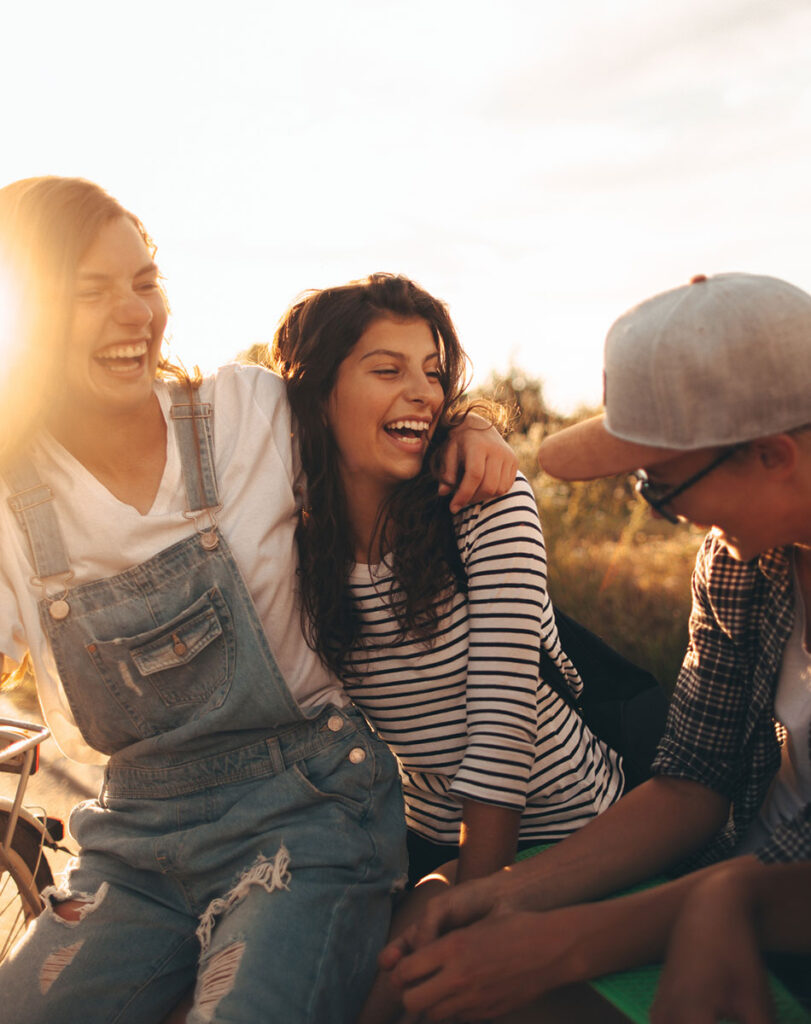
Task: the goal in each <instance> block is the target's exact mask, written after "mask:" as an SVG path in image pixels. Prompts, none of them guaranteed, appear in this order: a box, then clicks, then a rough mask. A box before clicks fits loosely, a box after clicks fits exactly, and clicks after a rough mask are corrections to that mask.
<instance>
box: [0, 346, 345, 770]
mask: <svg viewBox="0 0 811 1024" xmlns="http://www.w3.org/2000/svg"><path fill="white" fill-rule="evenodd" d="M155 390H156V393H157V395H158V399H159V401H160V405H161V409H162V410H163V413H164V416H165V417H166V418H167V421H168V415H169V406H170V404H171V401H170V398H169V389H168V386H167V385H166V384H165V383H163V382H160V381H158V382H156V385H155ZM199 399H200V401H201V402H210V403H212V405H213V406H214V418H213V422H214V454H215V466H216V472H217V482H218V486H219V491H220V501H221V504H222V511H221V512H220V513H219V516H218V522H219V529H220V531H221V533H222V535H223V537H224V538H225V539H226V541H227V543H228V545H229V546H230V548H231V551H232V553H233V555H234V558H235V560H236V563H237V565H238V567H239V570H240V572H241V573H242V576H243V578H244V580H245V582H246V584H247V587H248V591H249V592H250V595H251V597H252V598H253V602H254V604H255V606H256V610H257V612H258V614H259V618H260V620H261V622H262V624H263V625H264V628H265V633H266V634H267V638H268V641H269V643H270V648H271V650H272V651H273V654H274V656H275V658H276V661H277V663H278V666H279V668H280V670H281V672H282V675H283V676H284V678H285V680H286V681H287V685H288V687H289V689H290V692H291V694H292V696H293V698H294V699H295V700H296V702H297V703H298V705H299V706H300V707H301V708H302V709H307V708H313V707H317V706H319V705H323V704H326V703H334V704H338V705H340V706H343V705H345V704H346V703H348V699H347V697H346V696H345V695H344V693H343V690H342V687H341V685H340V683H339V682H338V681H337V680H336V679H335V678H334V677H333V676H332V675H331V674H330V673H329V672H328V671H327V670H326V669H325V668H324V666H323V665H322V663H321V661H320V660H319V658H318V656H317V655H316V654H315V653H314V652H313V651H312V650H310V648H309V647H308V646H307V644H306V642H305V640H304V637H303V634H302V630H301V619H300V612H299V603H298V599H297V593H296V568H297V553H296V548H295V540H294V533H295V528H296V499H295V495H294V486H295V482H296V478H297V474H298V469H299V467H298V461H297V453H296V451H295V450H294V445H293V443H292V437H291V418H290V407H289V405H288V403H287V397H286V394H285V388H284V383H283V382H282V380H281V379H280V378H279V377H277V376H276V375H275V374H272V373H269V372H268V371H267V370H264V369H262V368H261V367H258V366H238V365H236V364H233V365H229V366H225V367H223V368H222V369H221V370H219V371H218V373H217V374H215V375H214V376H213V377H210V378H207V379H206V380H205V381H204V382H203V384H202V386H201V388H200V391H199ZM33 457H34V459H35V462H36V466H37V469H38V471H39V474H40V476H41V477H42V479H43V481H44V482H46V483H47V484H48V485H49V486H50V488H51V490H52V491H53V494H54V502H55V509H56V513H57V516H58V519H59V525H60V528H61V531H62V536H63V538H64V541H65V548H66V551H67V556H68V561H69V563H70V567H71V569H72V571H73V573H74V579H73V580H72V581H71V586H76V585H80V584H83V583H88V582H91V581H93V580H96V579H102V578H106V577H109V576H113V575H115V574H117V573H120V572H124V571H125V570H127V569H129V568H131V567H132V566H135V565H138V564H140V563H141V562H144V561H146V560H147V559H148V558H151V557H152V556H153V555H155V554H157V553H158V552H159V551H161V550H163V549H164V548H166V547H169V546H170V545H171V544H174V543H176V542H177V541H180V540H183V539H184V538H185V537H188V536H190V535H191V534H192V533H193V532H194V529H195V527H194V524H193V523H192V522H190V520H188V519H187V518H185V517H184V515H183V512H184V511H185V509H186V494H185V488H184V484H183V476H182V471H181V466H180V458H179V452H178V447H177V442H176V439H175V434H174V429H173V427H172V426H171V423H169V424H168V426H167V451H166V466H165V469H164V474H163V479H162V480H161V483H160V487H159V489H158V493H157V495H156V497H155V501H154V504H153V506H152V508H151V509H150V510H149V512H147V513H146V515H141V514H140V512H138V510H137V509H135V508H133V507H132V506H131V505H127V504H125V503H123V502H121V501H119V500H118V498H116V497H115V496H114V495H113V494H111V493H110V491H108V490H107V488H106V487H104V485H103V484H101V483H100V482H99V481H98V480H97V479H96V478H95V477H94V476H93V475H92V474H91V473H89V472H88V471H87V470H86V469H85V468H84V466H82V465H81V463H79V462H77V460H76V459H74V458H73V456H72V455H70V454H69V453H68V452H67V451H66V450H65V449H64V448H63V447H62V446H61V445H59V444H58V443H57V442H56V441H54V440H53V438H52V437H50V435H44V436H42V437H40V438H39V439H38V441H37V442H36V444H35V446H34V451H33ZM7 498H8V488H7V486H6V484H5V482H4V481H3V480H2V479H0V651H2V652H3V654H4V655H5V664H4V666H3V670H4V671H9V670H10V669H11V668H13V667H14V665H15V664H18V663H19V662H20V660H21V659H22V658H23V656H24V655H25V652H26V651H27V650H28V651H30V653H31V659H32V661H33V664H34V673H35V676H36V679H37V688H38V692H39V699H40V704H41V706H42V711H43V714H44V716H45V720H46V722H47V723H48V725H49V727H50V728H51V731H52V732H53V734H54V737H55V739H56V741H57V743H58V744H59V746H60V747H61V749H62V750H63V752H64V753H65V754H66V755H67V756H69V757H72V758H74V759H75V760H80V761H95V762H99V761H103V760H104V758H103V757H102V756H101V755H99V754H98V753H97V752H96V751H93V750H91V749H90V748H89V747H88V746H87V745H86V744H85V743H84V741H83V740H82V738H81V736H80V734H79V732H78V730H77V728H76V726H75V724H74V722H73V717H72V715H71V713H70V709H69V707H68V703H67V700H66V698H65V694H64V691H63V689H62V686H61V683H60V681H59V678H58V675H57V673H56V669H55V665H54V662H53V658H52V656H51V652H50V647H49V645H48V641H47V639H46V637H45V635H44V633H43V632H42V629H41V628H40V624H39V615H38V611H37V602H38V601H39V600H40V598H41V597H42V592H41V588H40V587H38V586H35V585H34V584H33V583H32V582H31V577H32V575H33V572H34V570H33V566H32V563H31V556H30V551H29V547H28V543H27V541H26V538H25V535H24V533H23V531H22V529H21V528H20V525H19V523H18V522H17V520H16V517H15V516H14V514H13V513H12V511H11V509H10V508H9V506H8V502H7Z"/></svg>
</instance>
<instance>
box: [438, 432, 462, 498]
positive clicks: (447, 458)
mask: <svg viewBox="0 0 811 1024" xmlns="http://www.w3.org/2000/svg"><path fill="white" fill-rule="evenodd" d="M460 458H461V453H460V451H459V442H458V441H457V440H456V438H455V437H453V436H451V437H450V438H449V439H448V441H447V442H446V444H445V447H444V448H443V449H442V458H441V461H440V464H439V477H440V484H439V493H440V494H450V493H451V491H452V490H453V489H454V487H455V486H456V478H457V476H458V475H459V461H460Z"/></svg>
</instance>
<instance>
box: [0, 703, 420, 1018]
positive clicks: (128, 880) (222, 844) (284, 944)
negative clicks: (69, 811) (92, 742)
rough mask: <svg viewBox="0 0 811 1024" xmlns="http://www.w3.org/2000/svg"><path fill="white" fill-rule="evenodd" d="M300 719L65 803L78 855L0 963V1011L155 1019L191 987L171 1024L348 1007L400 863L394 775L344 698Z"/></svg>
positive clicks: (358, 989) (369, 973) (372, 951)
mask: <svg viewBox="0 0 811 1024" xmlns="http://www.w3.org/2000/svg"><path fill="white" fill-rule="evenodd" d="M307 726H308V727H309V728H306V727H302V726H296V727H294V728H293V729H291V730H289V732H288V734H284V733H282V734H280V735H279V736H277V737H274V739H273V740H272V741H268V742H266V743H254V744H251V745H249V746H247V747H245V748H242V749H239V750H236V751H227V752H224V753H223V754H220V755H217V756H213V757H208V758H207V759H206V761H205V764H204V765H203V764H195V765H193V766H192V767H191V769H190V771H189V776H190V777H191V776H192V775H193V776H194V777H195V778H197V779H203V780H207V781H208V782H209V783H210V784H208V785H206V786H205V788H197V789H194V790H193V791H192V792H186V793H183V794H181V795H171V796H164V797H161V798H157V799H149V800H145V799H144V798H143V797H140V796H139V797H137V798H134V797H130V796H127V795H121V793H122V792H123V793H126V783H124V784H123V785H119V787H118V790H117V791H114V793H113V795H110V793H109V792H108V793H107V794H106V795H105V794H102V799H101V801H92V802H89V803H86V804H82V805H80V806H79V807H78V808H77V809H76V810H75V811H74V814H73V816H72V818H71V830H72V831H73V833H74V835H75V836H76V838H77V839H78V841H79V842H80V844H81V846H82V853H81V855H80V857H79V858H78V859H77V860H76V862H74V864H73V865H72V866H71V868H70V869H69V871H68V873H67V877H66V879H65V881H64V882H63V884H62V887H61V888H60V889H53V890H51V891H50V892H49V893H48V896H47V904H48V905H47V907H46V910H45V911H44V912H43V914H42V915H41V916H40V917H39V918H38V919H37V921H36V922H35V923H34V926H33V927H32V928H31V929H29V931H28V933H27V934H26V936H25V938H24V939H23V940H22V942H21V943H20V944H19V945H18V947H17V949H16V950H15V951H14V953H13V954H12V956H11V958H10V959H9V960H8V961H7V962H6V963H5V964H4V965H3V967H2V969H0V991H1V992H2V994H3V1012H2V1014H0V1018H1V1019H2V1020H3V1021H4V1024H46V1022H47V1024H53V1022H54V1021H59V1022H60V1024H74V1022H75V1024H102V1022H104V1024H112V1022H116V1024H125V1022H126V1024H158V1022H159V1021H160V1020H161V1019H162V1017H163V1016H164V1015H165V1014H166V1013H168V1012H169V1010H170V1009H171V1008H172V1007H173V1006H174V1005H175V1004H176V1003H177V1001H178V1000H179V999H180V997H181V996H182V995H183V994H184V993H185V992H186V991H188V990H189V989H190V988H191V987H192V986H195V998H194V1008H193V1009H192V1010H191V1011H190V1014H189V1017H188V1024H207V1022H217V1021H228V1022H235V1021H239V1022H244V1024H262V1022H280V1024H282V1022H283V1024H299V1022H300V1024H339V1022H340V1024H349V1022H351V1021H353V1020H354V1019H355V1017H356V1016H357V1014H358V1012H359V1010H360V1007H361V1005H362V1003H363V1000H364V998H365V994H366V992H367V991H368V988H369V986H370V985H371V982H372V980H373V978H374V974H375V970H376V956H377V952H378V951H379V949H380V948H381V947H382V945H383V943H384V941H385V938H386V933H387V928H388V922H389V912H390V904H391V893H392V891H394V890H396V889H397V888H398V887H399V886H400V885H401V884H402V876H403V873H404V871H405V855H404V839H403V833H404V823H403V811H402V803H401V798H400V795H399V780H398V776H397V769H396V765H395V762H394V759H393V758H392V756H391V754H390V753H389V751H388V749H387V748H386V747H385V745H384V744H382V742H381V741H380V740H379V739H377V738H376V737H375V736H374V735H373V734H372V733H371V732H370V730H369V729H368V726H366V723H365V722H364V721H363V719H362V717H361V716H360V715H359V713H358V712H357V711H355V710H354V709H348V710H339V709H335V708H330V709H327V710H326V711H325V712H323V713H322V714H321V716H320V717H319V718H318V719H316V720H314V721H313V722H309V723H307ZM183 768H184V770H186V769H189V765H188V764H186V765H184V766H183ZM215 779H218V780H219V784H216V783H215V782H214V780H215ZM175 782H177V780H175ZM173 788H174V789H177V788H178V786H177V785H174V786H173ZM179 788H183V787H182V786H181V787H179ZM76 899H78V900H81V901H83V904H82V906H81V908H80V912H79V914H78V915H74V916H77V917H78V919H77V920H65V919H64V918H63V917H61V916H59V915H58V914H57V913H56V912H55V911H54V909H53V906H54V904H55V903H56V904H58V903H59V902H60V901H66V900H76Z"/></svg>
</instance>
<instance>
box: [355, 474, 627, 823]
mask: <svg viewBox="0 0 811 1024" xmlns="http://www.w3.org/2000/svg"><path fill="white" fill-rule="evenodd" d="M454 526H455V530H456V535H457V542H458V545H459V552H460V554H461V558H462V563H463V565H464V567H465V571H466V573H467V579H468V594H467V595H464V594H461V593H454V595H453V596H452V598H451V599H450V600H449V602H448V604H447V606H446V608H445V609H444V611H443V613H442V615H441V617H440V622H439V624H438V628H437V631H436V634H435V636H433V637H432V639H431V642H430V644H425V643H424V642H421V641H416V640H414V639H412V638H410V637H406V638H405V640H402V639H400V640H398V634H399V628H398V624H397V622H396V620H395V619H394V617H393V615H392V612H391V600H390V597H389V595H390V594H391V588H392V587H393V586H396V583H395V582H394V580H393V578H392V575H391V570H390V569H389V567H388V566H386V565H385V563H382V564H380V565H377V566H368V565H357V566H355V568H354V570H353V572H352V573H351V575H350V579H349V584H350V588H351V591H352V596H353V599H354V601H355V604H356V608H357V610H358V612H359V614H360V616H361V620H362V623H363V636H364V646H363V647H361V648H360V649H358V650H357V651H356V652H355V654H354V655H353V667H355V668H357V670H358V672H359V678H356V679H354V680H352V681H351V682H349V683H348V684H347V687H346V688H347V692H348V693H349V695H350V696H351V697H352V699H353V700H354V701H355V703H356V704H358V706H359V707H361V708H362V709H363V711H364V712H365V713H366V715H367V716H368V717H369V719H370V720H371V721H372V722H373V723H374V724H375V726H376V727H377V729H378V731H379V732H380V734H381V736H382V737H383V738H384V739H385V740H386V742H387V743H388V744H389V745H390V747H391V748H392V750H393V751H394V752H395V754H396V755H397V757H398V758H399V760H400V765H401V770H402V775H403V791H404V796H405V801H406V817H407V821H408V825H409V828H411V829H412V830H413V831H415V832H416V833H418V834H420V835H422V836H424V837H425V838H427V839H430V840H432V841H434V842H441V843H458V841H459V826H460V824H461V820H462V804H461V801H462V799H463V798H465V799H471V800H476V801H480V802H482V803H489V804H496V805H499V806H501V807H508V808H512V809H515V810H519V811H521V812H522V818H521V833H520V835H521V839H539V840H540V839H558V838H561V837H563V836H566V835H568V834H569V833H571V832H573V831H575V830H576V829H578V828H580V827H581V826H582V825H585V824H586V823H587V822H588V821H589V820H590V819H591V818H593V817H594V816H595V815H597V814H599V813H600V812H601V811H603V810H605V808H606V807H608V806H609V805H610V804H611V803H613V801H614V800H616V799H617V797H618V796H619V795H620V792H621V789H622V782H623V778H622V771H621V768H620V764H619V759H618V757H617V755H616V754H615V753H614V752H613V751H612V750H610V749H609V748H607V747H606V746H605V745H604V744H603V743H602V742H601V741H599V740H597V739H596V738H595V737H594V736H593V735H592V734H591V732H590V731H589V730H588V729H587V728H586V726H585V725H584V724H583V722H582V721H581V720H580V718H579V717H578V715H577V713H576V712H575V711H573V710H572V708H571V707H570V706H569V705H568V704H567V703H566V702H565V701H564V700H562V699H561V698H560V697H559V696H558V694H556V693H555V692H554V691H553V690H552V689H550V687H548V686H547V685H546V684H545V683H544V682H543V680H541V679H540V678H539V673H538V657H539V650H540V645H541V644H543V646H544V647H545V648H546V650H547V651H548V652H549V654H550V656H551V657H552V658H553V660H554V661H555V663H556V664H557V665H558V667H559V668H560V670H561V671H562V673H563V675H564V676H565V677H566V679H567V680H568V681H569V683H570V685H571V687H572V690H573V692H574V693H575V694H578V693H579V690H580V686H581V684H580V680H579V677H578V675H577V672H576V671H575V669H574V667H573V665H572V663H571V662H570V661H569V659H568V658H567V657H566V655H565V654H564V653H563V652H562V651H561V648H560V641H559V639H558V635H557V629H556V627H555V621H554V616H553V612H552V605H551V602H550V599H549V594H548V592H547V589H546V552H545V549H544V542H543V534H542V532H541V524H540V521H539V519H538V510H537V507H536V504H535V498H534V496H533V494H532V490H531V489H530V486H529V484H528V483H527V481H526V480H525V479H524V478H523V477H521V476H519V478H518V479H517V480H516V482H515V484H514V485H513V487H512V489H511V490H510V492H509V493H508V494H507V495H505V496H503V497H501V498H497V499H495V500H494V501H490V502H487V503H486V504H484V505H474V506H472V507H470V508H467V509H464V510H463V511H462V512H460V513H458V514H457V515H456V516H455V517H454Z"/></svg>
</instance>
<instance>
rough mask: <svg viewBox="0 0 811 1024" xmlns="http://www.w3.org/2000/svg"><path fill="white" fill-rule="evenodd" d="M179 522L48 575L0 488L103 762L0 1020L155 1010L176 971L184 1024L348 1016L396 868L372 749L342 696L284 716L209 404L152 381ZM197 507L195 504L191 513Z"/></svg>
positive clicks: (288, 701)
mask: <svg viewBox="0 0 811 1024" xmlns="http://www.w3.org/2000/svg"><path fill="white" fill-rule="evenodd" d="M171 417H172V421H173V424H174V429H175V434H176V437H177V441H178V445H179V449H180V456H181V461H182V466H183V477H184V483H185V487H186V492H187V498H188V509H189V511H188V513H187V515H189V516H190V517H191V518H195V519H196V521H198V522H199V523H206V524H207V525H206V526H199V527H198V532H196V533H195V534H194V535H193V536H191V537H189V538H187V539H185V540H183V541H180V542H179V543H176V544H174V545H172V546H171V547H169V548H167V549H165V550H163V551H161V552H159V553H158V554H157V555H155V556H154V557H152V558H150V559H148V560H147V561H146V562H144V563H142V564H140V565H137V566H135V567H134V568H132V569H128V570H127V571H126V572H123V573H121V574H120V575H117V576H114V577H112V578H109V579H101V580H97V581H96V582H92V583H87V584H83V585H81V586H77V587H75V588H69V587H68V589H65V590H63V591H61V592H58V593H56V594H53V593H52V591H53V586H52V584H53V583H54V581H58V580H60V579H62V580H65V579H68V580H69V574H70V567H69V564H68V560H67V557H66V555H65V552H64V545H63V544H62V542H61V539H60V534H59V527H58V521H57V517H56V511H55V509H54V502H53V500H51V496H50V491H49V489H48V488H47V487H46V486H44V485H43V484H42V483H41V481H40V480H39V477H38V475H37V473H36V470H35V469H34V468H33V466H32V464H31V463H30V462H24V463H20V464H19V465H17V466H15V467H13V468H12V470H11V471H10V472H7V473H6V479H7V482H8V483H9V485H10V487H11V490H12V492H13V494H12V497H11V498H10V499H9V500H10V503H11V506H12V508H13V509H14V510H15V512H16V514H17V517H18V519H19V521H20V523H21V525H22V527H23V528H24V529H25V531H26V534H27V537H28V541H29V546H30V548H31V552H32V557H33V560H34V564H35V567H36V571H37V574H38V577H39V579H40V580H42V581H43V583H44V584H46V585H48V589H49V591H51V594H50V596H46V597H44V598H43V600H42V601H41V602H40V620H41V623H42V627H43V629H44V631H45V632H46V634H47V635H48V637H49V640H50V643H51V647H52V650H53V654H54V658H55V661H56V664H57V667H58V670H59V675H60V678H61V680H62V684H63V686H64V688H65V692H66V695H67V697H68V700H69V702H70V705H71V708H72V711H73V714H74V717H75V719H76V722H77V725H78V726H79V728H80V730H81V731H82V734H83V735H84V737H85V739H86V740H87V741H88V742H89V743H90V744H91V745H92V746H93V747H95V748H97V749H98V750H101V751H103V752H105V753H109V754H110V755H111V757H110V761H109V763H108V766H107V768H106V772H105V779H104V783H103V786H102V790H101V794H100V796H99V799H98V800H97V801H88V802H87V803H84V804H80V805H79V806H78V807H77V808H75V809H74V811H73V813H72V815H71V821H70V827H71V832H72V833H73V835H74V837H75V839H76V840H77V842H78V843H79V844H80V846H81V853H80V855H79V857H78V859H77V860H76V861H74V862H73V864H72V865H71V868H70V869H69V872H68V874H67V877H66V881H65V888H64V889H62V890H60V891H58V892H52V893H51V901H60V900H65V899H75V898H77V897H79V898H82V899H84V900H87V903H86V905H85V906H84V908H83V909H82V912H81V917H80V919H79V920H77V921H73V922H68V921H65V920H64V919H62V918H61V917H58V916H57V915H56V914H55V913H54V912H53V909H52V907H51V906H50V905H49V907H48V908H46V911H45V912H44V913H43V914H42V915H41V916H40V917H39V918H38V919H37V921H36V923H35V925H34V926H33V927H32V928H31V929H29V931H28V933H27V935H26V937H25V939H24V940H23V941H22V943H21V944H20V945H19V946H18V948H17V950H16V952H15V953H14V955H13V956H12V958H11V959H10V960H9V961H7V962H6V963H5V964H4V965H3V967H2V968H0V992H2V996H3V1011H2V1013H0V1017H1V1018H2V1020H3V1021H4V1022H5V1024H17V1022H19V1024H46V1022H48V1024H52V1022H54V1021H59V1022H60V1024H72V1022H77V1024H96V1022H105V1024H106V1022H113V1021H115V1022H122V1024H123V1022H127V1024H136V1022H141V1024H158V1022H159V1021H160V1020H161V1018H162V1017H163V1015H164V1014H165V1013H167V1012H168V1011H169V1010H170V1009H171V1008H172V1007H173V1006H174V1005H175V1003H176V1002H177V1000H178V999H179V998H180V996H181V995H182V994H183V993H184V991H186V990H187V989H189V988H190V987H191V986H192V985H193V984H194V983H195V979H196V990H195V1004H194V1009H193V1010H192V1011H191V1012H190V1014H189V1017H188V1022H189V1024H202V1022H204V1021H229V1022H231V1021H239V1022H244V1024H262V1022H278V1024H297V1022H302V1024H303V1022H308V1024H332V1022H350V1021H353V1020H354V1019H355V1017H356V1016H357V1013H358V1011H359V1009H360V1006H361V1005H362V1002H363V999H364V997H365V993H366V992H367V990H368V988H369V985H370V984H371V981H372V978H373V976H374V973H375V967H376V965H375V959H376V954H377V952H378V950H379V949H380V947H381V946H382V944H383V942H384V940H385V937H386V932H387V928H388V922H389V912H390V903H391V899H390V896H391V892H392V891H393V889H395V888H396V887H397V886H398V885H399V884H400V880H401V878H402V876H403V873H404V871H405V844H404V819H403V808H402V802H401V798H400V793H399V781H398V776H397V769H396V764H395V761H394V758H393V757H392V755H391V754H390V752H389V750H388V748H387V747H386V746H385V745H384V744H383V743H382V742H381V741H380V740H379V739H378V738H377V737H376V736H375V735H374V734H373V733H372V732H371V731H370V730H369V728H368V726H367V724H366V722H365V720H364V719H363V718H362V716H361V715H360V713H359V712H358V711H357V710H355V709H354V708H351V707H350V708H348V709H339V708H335V707H326V708H324V709H323V710H322V711H321V712H320V714H317V715H316V717H314V718H312V719H307V718H305V717H304V716H303V715H302V713H301V711H300V710H299V708H298V706H297V705H296V703H295V701H294V700H293V699H292V697H291V695H290V693H289V691H288V689H287V686H286V684H285V681H284V679H283V678H282V676H281V674H280V672H279V669H278V668H277V666H276V662H275V661H274V658H273V654H272V653H271V651H270V648H269V646H268V643H267V639H266V637H265V633H264V630H263V628H262V625H261V623H260V621H259V619H258V616H257V613H256V611H255V609H254V606H253V602H252V600H251V597H250V595H249V594H248V592H247V589H246V586H245V583H244V581H243V579H242V577H241V575H240V573H239V570H238V568H237V566H236V564H235V562H234V560H233V557H232V555H231V554H230V552H229V550H228V546H227V544H226V542H225V540H224V538H223V537H222V536H221V535H220V534H219V533H218V531H217V528H216V522H215V519H214V511H213V510H216V508H217V507H218V504H219V502H218V495H217V484H216V478H215V471H214V460H213V447H212V437H211V425H210V421H211V406H210V405H206V404H202V403H199V402H195V401H194V397H193V395H192V396H191V399H190V397H189V393H188V392H186V391H181V389H180V388H175V389H173V405H172V410H171ZM208 510H211V512H209V511H208Z"/></svg>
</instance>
